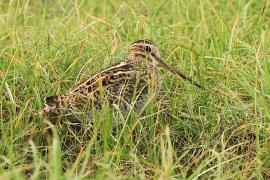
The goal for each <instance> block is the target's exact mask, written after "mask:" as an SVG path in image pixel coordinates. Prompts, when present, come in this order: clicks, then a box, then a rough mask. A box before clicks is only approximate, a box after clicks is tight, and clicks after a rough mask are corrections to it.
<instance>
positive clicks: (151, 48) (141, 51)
mask: <svg viewBox="0 0 270 180" xmlns="http://www.w3.org/2000/svg"><path fill="white" fill-rule="evenodd" d="M127 60H128V61H132V62H133V63H134V64H137V65H141V64H142V62H147V64H148V67H151V68H152V67H153V65H154V66H155V65H159V66H161V67H163V68H165V69H167V70H168V71H170V72H172V73H174V74H177V75H178V76H180V77H181V78H183V79H185V80H187V81H189V82H191V83H192V84H194V85H196V86H197V87H201V86H200V85H199V84H198V83H196V82H195V81H193V80H192V79H191V78H189V77H188V76H186V75H185V74H183V73H181V72H180V71H178V70H177V69H176V68H174V67H172V66H170V65H168V64H167V63H166V62H165V61H164V59H163V58H162V57H161V56H160V52H159V48H158V46H157V44H156V43H154V42H153V41H151V40H149V39H140V40H137V41H135V42H133V43H132V44H131V45H130V46H129V48H128V57H127ZM145 60H147V61H145ZM149 65H150V66H149Z"/></svg>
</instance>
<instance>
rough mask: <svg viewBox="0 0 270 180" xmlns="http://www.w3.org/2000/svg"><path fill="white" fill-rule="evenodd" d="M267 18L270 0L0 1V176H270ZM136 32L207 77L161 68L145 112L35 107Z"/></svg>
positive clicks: (120, 51)
mask: <svg viewBox="0 0 270 180" xmlns="http://www.w3.org/2000/svg"><path fill="white" fill-rule="evenodd" d="M269 22H270V5H269V2H268V1H267V0H265V1H263V0H262V1H252V0H250V1H244V0H228V1H227V0H219V1H217V0H206V1H197V0H179V1H177V0H169V1H168V0H161V1H155V0H145V1H144V0H141V1H126V2H125V1H120V0H115V1H112V0H108V1H105V0H103V1H98V0H93V1H87V0H85V1H81V0H76V1H72V0H56V1H52V0H46V1H34V0H25V1H24V0H10V1H8V0H1V1H0V95H1V96H0V138H1V140H0V141H1V143H0V178H1V179H3V178H15V179H24V178H27V177H29V176H31V177H33V178H34V179H39V178H49V179H62V178H67V179H75V178H76V179H88V178H89V177H90V178H96V179H104V178H107V179H131V178H133V179H152V178H153V179H268V178H270V173H269V172H270V142H269V134H270V125H269V122H270V62H269V59H270V49H269V47H270V26H269ZM142 38H148V39H152V40H153V41H155V42H156V43H157V44H158V46H159V47H160V50H161V54H162V56H163V57H164V58H165V59H166V61H167V63H168V64H171V65H173V66H174V67H176V68H177V69H179V70H181V71H183V72H185V73H186V74H188V75H189V76H192V77H193V78H194V79H196V80H197V81H198V82H200V84H202V85H203V87H204V88H203V89H198V88H196V87H194V86H192V85H191V84H189V83H188V82H185V81H183V80H182V79H179V78H177V77H176V76H175V75H172V74H170V73H169V72H167V71H165V70H164V69H160V73H161V74H162V98H161V99H159V100H157V99H152V100H149V103H148V105H147V107H146V109H145V111H144V112H143V113H141V114H138V113H135V112H132V113H130V114H129V115H128V116H127V117H126V116H122V115H121V113H119V112H118V113H116V114H115V113H114V115H113V113H112V111H111V110H110V109H109V108H106V109H105V110H104V111H102V112H97V113H96V115H95V116H94V118H93V119H91V120H90V119H89V120H88V121H89V122H90V121H91V124H92V125H91V127H89V122H84V124H83V125H81V126H82V127H79V130H77V129H76V128H75V129H72V128H69V125H68V124H66V123H61V122H60V123H53V122H49V121H47V120H46V119H43V118H40V117H39V116H38V115H37V112H38V110H39V109H41V108H42V107H43V98H44V97H46V96H50V95H54V94H56V93H61V92H64V91H66V90H68V89H69V88H71V87H72V86H74V85H75V84H77V83H78V82H80V81H82V80H83V79H87V77H91V75H93V74H94V73H96V72H98V71H100V70H101V69H103V68H106V67H109V66H110V65H112V64H114V63H116V62H118V61H119V60H121V59H122V58H123V57H124V55H125V53H126V51H127V46H128V45H129V44H130V43H131V42H132V41H135V40H137V39H142ZM80 128H81V129H80ZM82 129H83V132H82V131H81V130H82ZM48 131H50V132H51V133H50V135H47V134H48Z"/></svg>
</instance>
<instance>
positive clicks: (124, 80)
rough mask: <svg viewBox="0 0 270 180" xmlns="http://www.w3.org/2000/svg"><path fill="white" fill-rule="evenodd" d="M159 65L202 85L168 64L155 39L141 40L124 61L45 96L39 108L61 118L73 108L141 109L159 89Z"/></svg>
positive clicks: (132, 47)
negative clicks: (56, 92) (76, 83)
mask: <svg viewBox="0 0 270 180" xmlns="http://www.w3.org/2000/svg"><path fill="white" fill-rule="evenodd" d="M158 66H161V67H163V68H165V69H167V70H168V71H169V72H171V73H173V74H176V75H178V76H179V77H181V78H183V79H185V80H187V81H189V82H191V83H192V84H194V85H195V86H197V87H198V88H201V85H200V84H198V83H197V82H196V81H194V80H193V79H191V78H190V77H188V76H186V75H185V74H184V73H182V72H180V71H178V70H177V69H176V68H174V67H172V66H170V65H168V64H167V63H166V62H165V60H164V59H163V58H162V57H161V55H160V51H159V47H158V45H157V44H156V43H155V42H154V41H152V40H149V39H139V40H136V41H134V42H133V43H131V44H130V45H129V47H128V52H127V54H126V56H125V58H123V60H121V61H119V62H118V63H116V64H114V65H113V66H110V67H108V68H106V69H103V70H101V71H100V72H98V73H96V74H95V75H93V76H92V77H90V78H88V79H87V80H85V81H83V82H82V83H79V84H78V85H76V86H75V87H73V88H71V89H70V90H68V91H67V92H65V93H63V94H56V95H52V96H49V97H45V98H44V106H45V107H44V108H43V109H42V110H40V111H39V115H40V116H42V117H51V118H56V117H57V118H59V117H61V116H67V115H68V114H72V112H74V111H87V112H88V114H91V113H90V111H91V110H93V109H98V110H102V107H103V105H104V104H107V105H109V106H111V105H113V104H115V105H118V106H119V107H120V109H121V111H127V110H128V109H129V108H130V107H135V108H136V109H141V108H142V106H143V105H144V104H145V102H146V101H147V98H149V97H150V96H152V95H158V94H159V92H160V88H161V81H160V75H159V70H158ZM132 102H135V105H134V106H131V103H132ZM89 116H91V115H89Z"/></svg>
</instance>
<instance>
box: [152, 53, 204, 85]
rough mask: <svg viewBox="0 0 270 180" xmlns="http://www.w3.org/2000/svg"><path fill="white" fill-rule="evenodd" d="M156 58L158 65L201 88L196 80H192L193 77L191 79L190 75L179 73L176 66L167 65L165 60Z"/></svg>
mask: <svg viewBox="0 0 270 180" xmlns="http://www.w3.org/2000/svg"><path fill="white" fill-rule="evenodd" d="M156 60H157V61H158V63H159V65H160V66H162V67H164V68H165V69H167V70H168V71H170V72H172V73H174V74H177V75H178V76H180V77H181V78H183V79H185V80H187V81H189V82H190V83H192V84H194V85H195V86H197V87H198V88H202V86H201V85H200V84H199V83H197V82H196V81H194V80H193V79H191V78H190V77H188V76H186V75H185V74H183V73H181V72H180V71H178V70H177V69H176V68H174V67H172V66H170V65H168V64H166V63H165V61H163V60H162V59H161V58H156Z"/></svg>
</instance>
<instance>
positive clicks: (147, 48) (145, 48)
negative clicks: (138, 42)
mask: <svg viewBox="0 0 270 180" xmlns="http://www.w3.org/2000/svg"><path fill="white" fill-rule="evenodd" d="M143 50H144V51H145V52H151V48H150V47H149V46H144V47H143Z"/></svg>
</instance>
